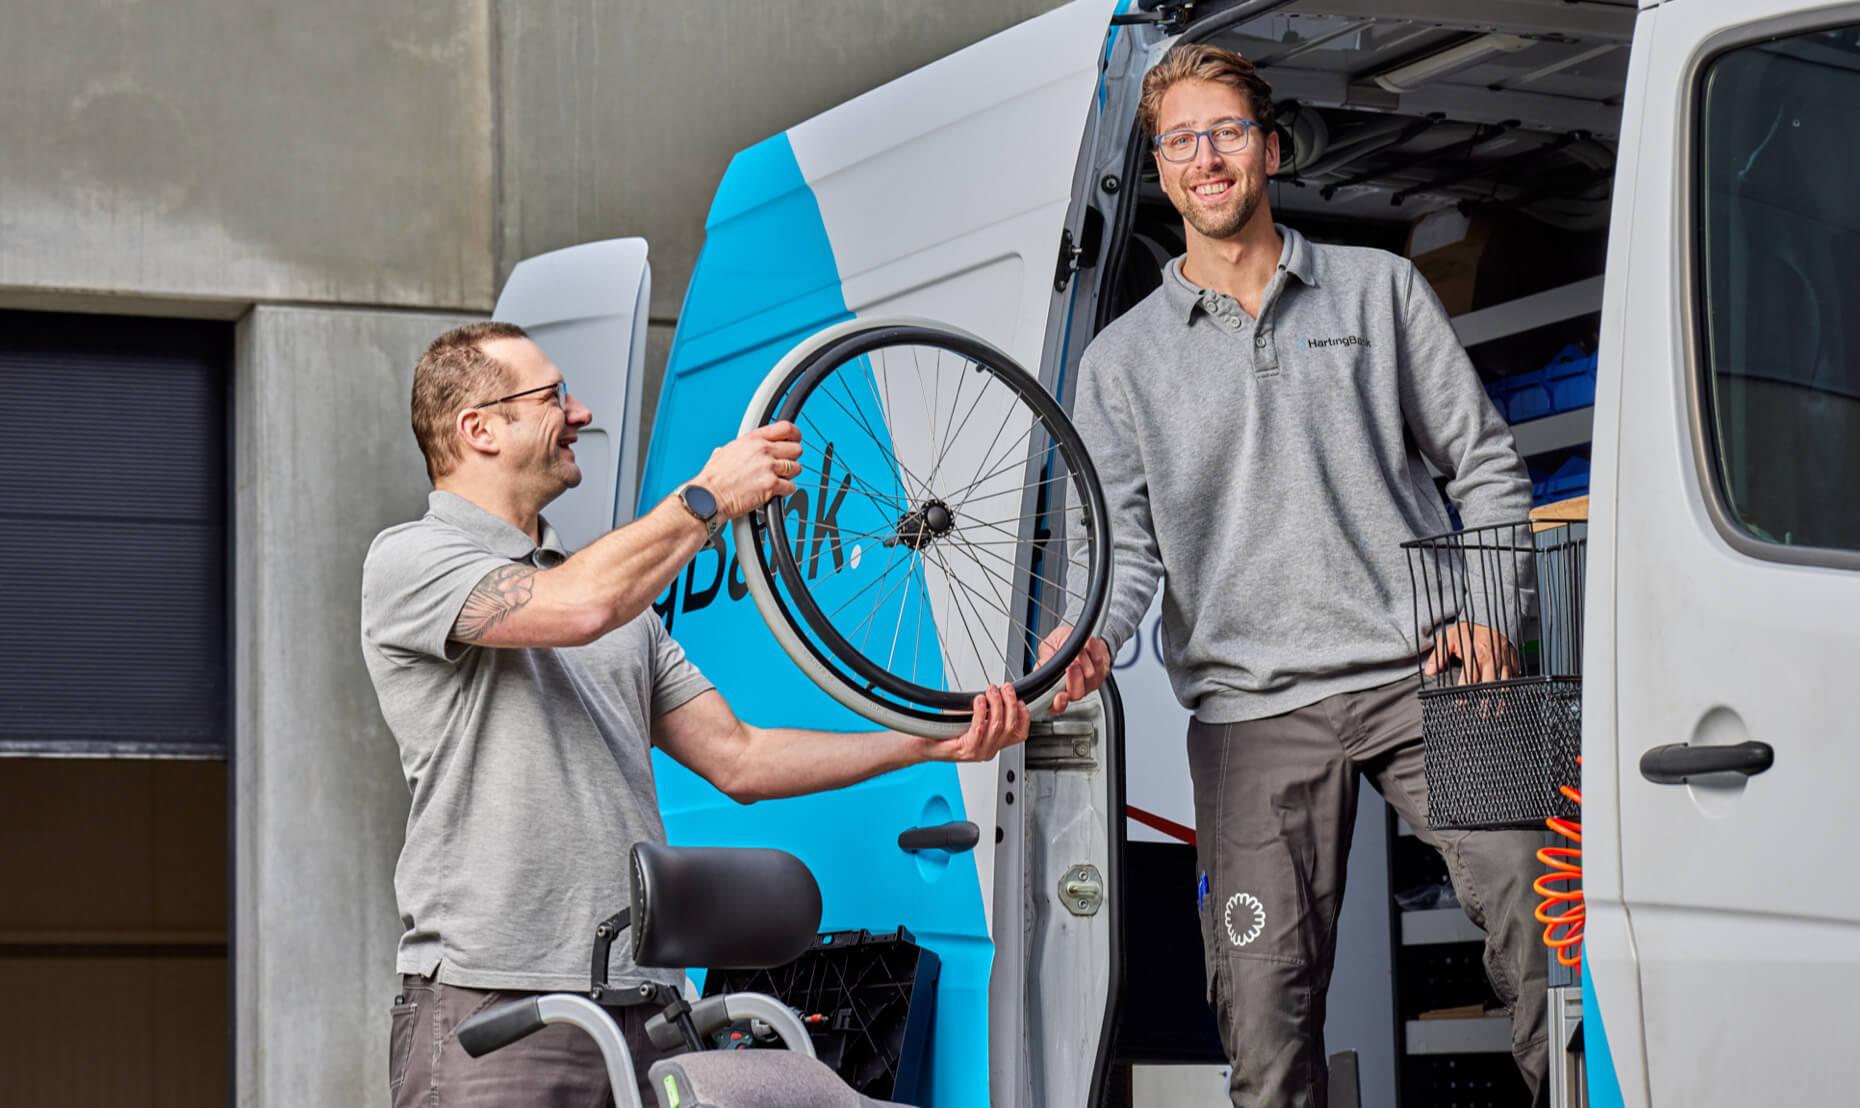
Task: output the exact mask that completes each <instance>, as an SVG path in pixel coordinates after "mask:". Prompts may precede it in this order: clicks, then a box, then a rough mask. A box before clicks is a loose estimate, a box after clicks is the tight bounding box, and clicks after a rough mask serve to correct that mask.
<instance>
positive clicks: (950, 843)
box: [898, 819, 982, 854]
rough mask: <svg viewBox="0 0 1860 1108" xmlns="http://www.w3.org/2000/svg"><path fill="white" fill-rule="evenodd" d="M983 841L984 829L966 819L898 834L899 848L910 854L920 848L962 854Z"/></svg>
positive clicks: (915, 828)
mask: <svg viewBox="0 0 1860 1108" xmlns="http://www.w3.org/2000/svg"><path fill="white" fill-rule="evenodd" d="M981 841H982V829H981V828H979V827H977V826H975V825H974V824H973V823H970V822H969V821H968V820H966V819H959V820H952V821H951V822H949V823H939V824H936V825H935V826H933V827H913V828H911V829H910V830H909V831H906V832H904V833H903V834H901V835H899V836H898V849H899V850H902V851H904V852H906V853H908V854H915V853H917V852H918V851H920V850H947V851H949V852H950V853H951V854H961V853H962V852H963V851H965V850H973V849H975V844H976V843H978V842H981Z"/></svg>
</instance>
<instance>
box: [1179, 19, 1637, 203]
mask: <svg viewBox="0 0 1860 1108" xmlns="http://www.w3.org/2000/svg"><path fill="white" fill-rule="evenodd" d="M1635 11H1636V5H1635V3H1634V0H1622V2H1619V3H1613V2H1608V0H1584V2H1582V3H1574V4H1572V3H1569V2H1568V0H1506V2H1504V3H1502V4H1500V3H1495V2H1493V0H1393V2H1389V0H1300V2H1299V3H1296V4H1294V5H1292V6H1289V7H1286V8H1281V9H1278V10H1276V11H1273V12H1271V13H1269V14H1267V15H1263V16H1260V17H1258V18H1255V19H1251V20H1248V21H1247V22H1245V23H1241V24H1239V25H1237V26H1235V27H1232V28H1229V29H1227V30H1225V31H1222V32H1220V33H1219V34H1217V35H1216V36H1215V37H1214V38H1213V41H1214V42H1216V43H1218V44H1220V45H1222V46H1226V47H1229V48H1230V49H1235V50H1238V51H1239V52H1241V53H1243V54H1246V55H1247V56H1248V57H1251V58H1254V59H1256V61H1258V62H1259V63H1260V69H1261V73H1262V75H1263V76H1264V77H1265V78H1266V79H1267V80H1268V81H1269V82H1271V84H1272V86H1273V92H1274V94H1275V96H1276V97H1277V98H1278V100H1279V102H1280V105H1281V109H1282V111H1281V124H1282V125H1283V124H1285V123H1286V122H1287V119H1288V117H1289V118H1290V119H1291V120H1293V121H1294V122H1295V121H1296V117H1297V115H1298V113H1300V112H1312V113H1316V114H1317V115H1318V117H1319V119H1318V120H1316V121H1312V122H1308V123H1307V125H1306V126H1305V127H1303V128H1302V129H1299V130H1298V131H1297V133H1295V134H1294V137H1295V139H1296V140H1297V145H1298V147H1299V149H1300V153H1302V154H1304V155H1305V156H1304V158H1303V161H1304V163H1305V165H1304V167H1300V166H1299V165H1298V164H1297V161H1296V160H1293V159H1288V160H1287V161H1288V164H1287V168H1286V170H1285V171H1283V172H1281V174H1280V175H1279V177H1278V179H1277V180H1278V181H1279V182H1281V183H1282V184H1283V183H1293V184H1297V185H1304V186H1315V187H1304V188H1295V189H1283V188H1282V189H1280V190H1279V191H1278V193H1277V196H1278V198H1279V199H1278V200H1277V201H1276V202H1278V203H1280V204H1281V205H1282V206H1285V207H1288V208H1303V209H1310V210H1323V211H1330V212H1332V213H1334V214H1338V215H1360V216H1365V217H1373V218H1378V219H1384V220H1386V219H1391V218H1395V219H1406V218H1412V217H1413V216H1414V215H1417V214H1419V213H1422V212H1425V211H1428V210H1430V209H1432V208H1438V207H1442V206H1446V205H1448V204H1452V203H1456V202H1459V201H1462V200H1489V201H1495V202H1500V203H1527V204H1528V203H1537V202H1544V203H1538V209H1539V210H1538V211H1537V212H1535V213H1534V214H1537V215H1539V217H1540V218H1548V219H1551V220H1553V221H1559V222H1569V221H1570V220H1571V218H1572V217H1571V213H1572V211H1575V212H1578V213H1580V218H1579V219H1577V220H1576V222H1581V223H1592V222H1594V221H1595V220H1596V219H1598V218H1599V219H1603V220H1605V217H1606V205H1607V202H1608V177H1609V174H1610V171H1611V170H1612V167H1613V161H1614V157H1613V142H1614V139H1615V137H1616V136H1617V135H1618V134H1619V131H1620V117H1621V101H1622V95H1623V91H1624V89H1625V85H1626V79H1627V55H1628V51H1627V45H1628V42H1629V40H1630V38H1631V36H1632V33H1633V20H1634V16H1635ZM1512 35H1515V36H1518V38H1496V39H1494V38H1488V36H1512ZM1520 40H1523V41H1520ZM1467 44H1476V45H1467ZM1450 49H1452V50H1458V51H1460V52H1461V55H1465V54H1470V55H1471V59H1470V61H1465V62H1463V64H1460V65H1458V66H1452V67H1445V68H1442V67H1440V66H1438V64H1436V66H1435V68H1436V69H1437V70H1440V71H1438V72H1435V73H1429V72H1428V71H1427V70H1428V67H1427V66H1426V65H1422V66H1421V67H1420V71H1419V75H1418V76H1416V75H1414V70H1413V69H1409V70H1403V67H1412V66H1413V65H1414V63H1416V62H1425V61H1426V60H1428V59H1432V58H1434V57H1435V56H1436V55H1439V54H1441V53H1442V52H1443V51H1447V50H1450ZM1392 70H1395V71H1399V72H1397V73H1395V74H1391V71H1392ZM1378 76H1382V77H1384V78H1387V84H1388V85H1393V86H1396V87H1393V88H1391V87H1385V84H1383V83H1378V82H1377V81H1376V78H1377V77H1378ZM1429 117H1433V118H1435V119H1437V120H1439V124H1438V125H1437V126H1429V125H1427V120H1428V119H1429ZM1401 123H1409V124H1414V125H1413V126H1407V127H1402V126H1400V125H1399V124H1401ZM1316 124H1321V126H1318V125H1316ZM1378 126H1380V127H1381V128H1382V131H1381V133H1379V134H1377V133H1374V131H1375V128H1376V127H1378ZM1475 130H1478V131H1480V132H1481V133H1482V135H1483V136H1484V140H1483V141H1482V142H1479V143H1471V144H1468V143H1466V140H1467V139H1468V138H1469V137H1470V136H1471V134H1472V133H1473V132H1474V131H1475ZM1390 132H1395V133H1396V134H1395V137H1398V138H1399V140H1400V141H1395V142H1390V141H1388V140H1389V138H1390V137H1391V135H1390ZM1353 135H1354V136H1357V137H1358V138H1359V139H1365V138H1366V139H1369V140H1371V141H1360V142H1359V143H1358V145H1359V146H1360V149H1358V150H1356V151H1355V152H1354V153H1351V152H1350V151H1347V150H1343V151H1339V147H1340V146H1347V145H1348V143H1349V141H1350V139H1351V137H1352V136H1353ZM1456 143H1460V144H1464V147H1465V148H1464V149H1462V150H1458V151H1455V150H1452V149H1447V150H1446V154H1447V156H1442V155H1441V152H1442V150H1443V148H1451V147H1453V146H1454V144H1456ZM1313 150H1315V151H1316V154H1317V156H1312V154H1311V151H1313ZM1326 150H1330V151H1333V152H1337V153H1332V154H1330V155H1329V156H1326V155H1325V151H1326ZM1338 153H1341V154H1343V155H1344V156H1341V157H1340V156H1338ZM1455 155H1457V156H1455ZM1313 168H1315V169H1317V170H1318V171H1319V172H1317V173H1311V172H1309V170H1310V169H1313ZM1482 168H1484V169H1489V172H1481V170H1482ZM1326 193H1328V195H1326ZM1398 197H1399V199H1397V198H1398ZM1391 201H1395V203H1394V204H1391ZM1550 201H1554V203H1549V202H1550ZM1403 209H1405V210H1403Z"/></svg>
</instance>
